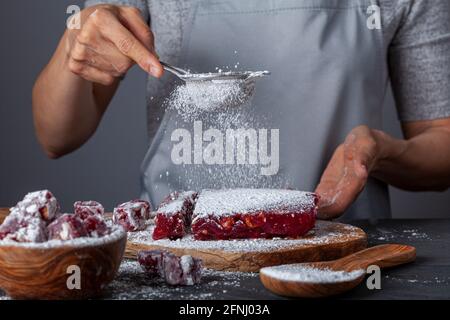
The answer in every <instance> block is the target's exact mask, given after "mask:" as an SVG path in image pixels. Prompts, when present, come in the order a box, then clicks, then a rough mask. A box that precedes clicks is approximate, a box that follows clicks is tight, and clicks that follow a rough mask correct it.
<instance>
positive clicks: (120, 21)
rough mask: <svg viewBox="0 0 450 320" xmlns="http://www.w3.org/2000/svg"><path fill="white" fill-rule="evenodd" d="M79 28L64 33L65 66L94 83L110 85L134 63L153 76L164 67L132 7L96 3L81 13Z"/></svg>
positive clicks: (149, 36) (143, 22)
mask: <svg viewBox="0 0 450 320" xmlns="http://www.w3.org/2000/svg"><path fill="white" fill-rule="evenodd" d="M81 22H82V27H81V29H80V30H68V31H67V34H66V54H67V60H66V63H67V67H68V68H69V70H70V71H71V72H72V73H74V74H76V75H78V76H80V77H82V78H83V79H85V80H88V81H90V82H93V83H99V84H102V85H112V84H113V83H114V80H115V79H116V78H121V77H123V76H124V75H125V73H126V72H127V71H128V70H129V69H130V68H131V67H132V66H133V65H134V64H138V65H139V66H140V67H141V68H142V69H143V70H144V71H146V72H147V73H150V74H151V75H153V76H155V77H160V76H161V75H162V74H163V69H162V66H161V64H160V63H159V59H158V56H157V54H156V53H155V49H154V37H153V33H152V31H151V30H150V28H149V26H148V25H147V23H146V22H145V21H144V20H143V18H142V16H141V14H140V11H139V10H138V9H136V8H133V7H124V6H112V5H98V6H95V7H92V8H88V9H86V10H84V11H82V13H81Z"/></svg>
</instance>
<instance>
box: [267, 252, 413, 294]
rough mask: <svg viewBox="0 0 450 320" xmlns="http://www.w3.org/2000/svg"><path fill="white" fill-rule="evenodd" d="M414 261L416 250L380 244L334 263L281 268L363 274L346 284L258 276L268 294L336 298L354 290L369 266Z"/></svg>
mask: <svg viewBox="0 0 450 320" xmlns="http://www.w3.org/2000/svg"><path fill="white" fill-rule="evenodd" d="M415 259H416V249H415V248H414V247H411V246H406V245H400V244H384V245H379V246H375V247H372V248H368V249H365V250H362V251H359V252H356V253H354V254H351V255H349V256H346V257H344V258H341V259H337V260H332V261H324V262H312V263H299V264H295V265H285V266H299V267H306V268H317V269H330V270H334V271H346V272H352V271H355V270H361V269H362V270H364V272H362V273H361V275H359V276H357V277H356V278H355V277H353V278H351V279H350V280H346V281H341V282H322V281H321V282H310V281H308V282H302V281H295V280H286V278H283V277H281V278H280V277H275V276H274V271H275V270H276V268H277V267H266V268H262V269H261V270H260V274H259V275H260V279H261V282H262V283H263V285H264V286H265V287H266V288H267V289H268V290H270V291H272V292H274V293H276V294H278V295H281V296H288V297H303V298H318V297H327V296H331V295H336V294H340V293H343V292H346V291H348V290H351V289H353V288H355V287H356V286H357V285H359V284H360V283H361V282H362V281H363V280H364V277H365V275H366V272H365V271H366V269H367V267H368V266H370V265H377V266H378V267H380V268H389V267H394V266H398V265H401V264H405V263H409V262H412V261H414V260H415Z"/></svg>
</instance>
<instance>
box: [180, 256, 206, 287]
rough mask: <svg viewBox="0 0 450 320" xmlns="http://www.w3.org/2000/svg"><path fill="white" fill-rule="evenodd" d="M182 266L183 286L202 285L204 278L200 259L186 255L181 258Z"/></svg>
mask: <svg viewBox="0 0 450 320" xmlns="http://www.w3.org/2000/svg"><path fill="white" fill-rule="evenodd" d="M180 265H181V269H182V270H183V276H182V279H181V284H183V285H186V286H192V285H194V284H198V283H200V280H201V278H202V261H201V260H200V259H195V258H193V257H192V256H188V255H184V256H182V257H181V258H180Z"/></svg>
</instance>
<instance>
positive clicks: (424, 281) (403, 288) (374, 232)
mask: <svg viewBox="0 0 450 320" xmlns="http://www.w3.org/2000/svg"><path fill="white" fill-rule="evenodd" d="M352 224H354V225H357V226H359V227H362V228H363V229H364V230H365V231H366V232H367V233H368V235H369V245H370V246H373V245H377V244H383V243H402V244H408V245H412V246H415V247H416V248H417V260H416V262H415V263H413V264H410V265H406V266H402V267H398V268H395V269H390V270H383V271H382V278H381V290H369V289H367V287H366V285H365V282H364V283H363V284H361V286H359V287H358V288H357V289H355V290H353V291H351V292H349V293H347V294H344V295H341V296H338V297H336V298H338V299H387V300H393V299H407V300H411V299H450V220H385V221H379V222H378V223H377V224H376V225H371V224H369V223H368V222H363V221H356V222H353V223H352ZM2 298H3V299H5V297H4V296H3V297H2V296H1V293H0V299H2ZM104 298H105V299H194V300H195V299H210V300H218V299H256V300H267V299H283V298H282V297H278V296H276V295H274V294H271V293H270V292H269V291H267V290H266V289H265V288H264V287H263V285H262V284H261V282H260V281H259V278H258V275H257V274H242V273H225V272H212V271H208V272H207V273H206V275H205V277H204V280H203V283H202V284H201V285H198V286H194V287H177V288H173V287H168V286H166V285H164V284H161V283H152V282H150V281H149V280H148V279H147V278H146V277H145V275H143V274H142V272H140V270H139V268H138V266H137V264H136V263H135V262H131V261H126V262H124V263H123V266H122V268H121V271H120V273H119V275H118V277H117V279H116V280H115V281H114V282H113V283H112V284H111V285H110V287H109V288H108V289H107V290H106V292H105V296H104Z"/></svg>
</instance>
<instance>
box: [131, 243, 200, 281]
mask: <svg viewBox="0 0 450 320" xmlns="http://www.w3.org/2000/svg"><path fill="white" fill-rule="evenodd" d="M138 261H139V263H140V265H141V267H142V268H143V269H144V271H145V272H146V273H147V274H149V275H150V276H152V277H159V278H161V279H164V280H165V281H166V282H167V283H168V284H170V285H184V286H191V285H194V284H198V283H200V280H201V273H202V262H201V260H200V259H196V258H193V257H191V256H188V255H185V256H182V257H178V256H176V255H174V254H172V253H170V252H167V251H160V250H150V251H140V252H139V253H138Z"/></svg>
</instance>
